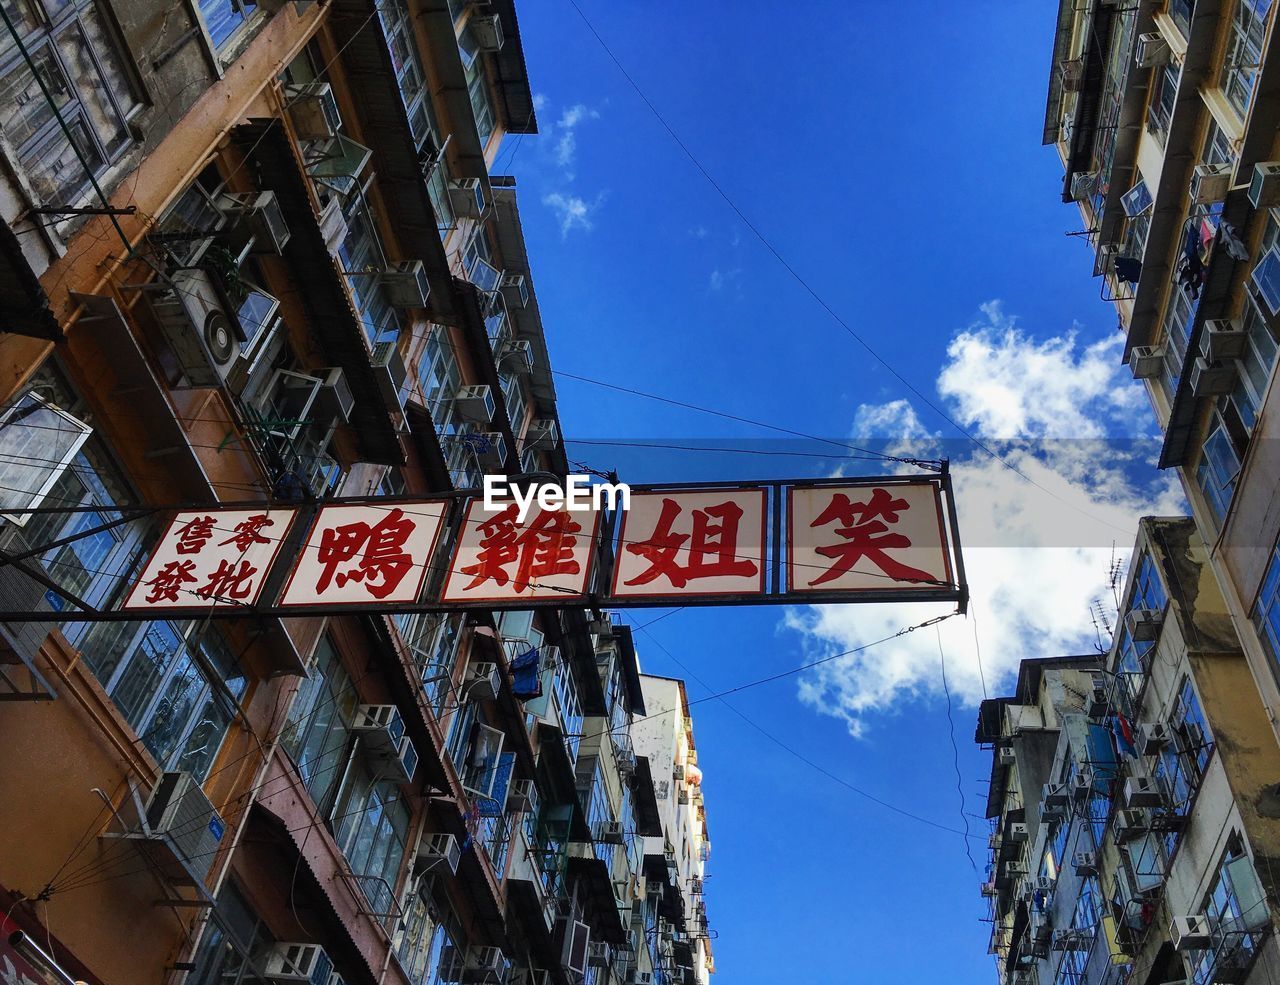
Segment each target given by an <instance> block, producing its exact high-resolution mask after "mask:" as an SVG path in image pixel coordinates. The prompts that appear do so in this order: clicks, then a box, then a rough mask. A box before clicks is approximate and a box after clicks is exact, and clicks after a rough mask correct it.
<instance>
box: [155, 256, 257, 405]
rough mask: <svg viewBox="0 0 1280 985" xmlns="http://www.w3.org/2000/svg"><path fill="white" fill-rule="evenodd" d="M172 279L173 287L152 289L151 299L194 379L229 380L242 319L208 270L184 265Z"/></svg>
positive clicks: (207, 383)
mask: <svg viewBox="0 0 1280 985" xmlns="http://www.w3.org/2000/svg"><path fill="white" fill-rule="evenodd" d="M169 280H170V281H171V283H172V285H173V290H172V292H169V291H163V292H161V291H156V292H149V293H148V295H147V297H148V303H149V307H150V308H151V313H152V314H153V315H154V316H155V320H156V323H157V325H158V326H159V327H160V331H161V333H162V334H163V335H164V337H165V339H166V340H167V341H168V343H169V347H170V348H171V349H172V350H173V354H174V355H175V356H176V357H177V359H178V364H179V366H180V367H181V369H182V373H183V375H184V376H185V377H186V378H187V382H188V384H189V385H190V386H193V387H213V386H218V385H219V384H221V383H224V382H226V381H227V380H228V378H229V377H230V376H231V373H232V370H233V368H234V367H235V365H236V363H237V362H238V360H239V358H240V343H241V341H242V340H243V338H244V334H243V331H242V330H241V328H240V322H239V319H238V318H237V317H236V315H235V314H234V313H233V312H230V311H228V310H227V307H226V305H225V303H224V301H223V296H222V293H221V291H220V290H219V289H218V288H217V287H216V286H215V284H214V282H213V278H212V276H211V275H210V274H209V273H208V272H207V271H205V270H197V269H186V270H178V271H175V272H174V273H173V274H172V275H171V276H170V278H169Z"/></svg>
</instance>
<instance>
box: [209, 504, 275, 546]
mask: <svg viewBox="0 0 1280 985" xmlns="http://www.w3.org/2000/svg"><path fill="white" fill-rule="evenodd" d="M275 523H276V521H275V520H268V519H267V515H266V514H265V513H256V514H254V515H253V516H251V517H249V518H248V519H247V520H241V521H240V522H239V523H237V524H236V525H235V533H233V534H232V535H231V536H230V537H228V538H227V539H226V540H224V541H222V543H221V544H219V545H218V546H219V547H221V546H222V544H235V546H236V550H237V551H239V552H240V553H241V554H243V553H244V552H245V551H247V550H248V549H249V548H250V547H252V546H253V545H254V544H269V543H271V541H270V539H269V538H267V537H263V536H262V529H263V528H264V527H274V526H275Z"/></svg>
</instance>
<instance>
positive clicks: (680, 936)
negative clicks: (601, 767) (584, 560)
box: [632, 674, 715, 985]
mask: <svg viewBox="0 0 1280 985" xmlns="http://www.w3.org/2000/svg"><path fill="white" fill-rule="evenodd" d="M641 684H642V689H643V692H644V696H645V708H646V709H647V711H648V715H647V717H646V718H645V719H644V720H643V721H641V722H637V723H636V724H635V726H634V728H633V739H632V741H633V744H634V746H635V749H636V753H637V755H641V756H644V757H645V758H646V759H647V760H648V762H649V766H650V770H651V773H652V777H653V780H654V786H655V790H656V794H657V802H658V808H659V815H660V821H661V823H660V826H659V827H660V830H656V831H654V832H653V833H651V834H650V835H649V836H648V837H647V838H645V844H644V872H645V877H646V897H645V908H646V912H647V914H648V915H647V916H646V918H645V925H646V927H648V928H651V931H650V932H651V935H652V939H653V954H652V955H651V960H652V961H653V962H654V965H653V966H654V969H655V975H656V976H661V978H660V980H661V981H663V982H672V983H682V985H706V983H707V982H708V981H709V980H710V976H711V975H712V974H713V973H714V972H715V956H714V954H713V951H712V941H713V939H714V936H715V935H714V933H713V931H712V930H711V927H710V924H709V922H708V919H707V902H706V881H707V878H708V873H707V862H708V860H709V859H710V857H711V838H710V835H709V833H708V829H707V809H706V801H705V798H704V797H703V793H702V771H701V769H699V767H698V748H697V745H696V744H695V743H694V738H693V719H692V717H691V716H690V714H689V697H688V695H687V694H686V692H685V686H684V681H681V680H677V679H674V678H669V677H656V676H654V675H651V674H645V675H643V676H642V678H641Z"/></svg>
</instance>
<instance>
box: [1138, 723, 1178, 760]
mask: <svg viewBox="0 0 1280 985" xmlns="http://www.w3.org/2000/svg"><path fill="white" fill-rule="evenodd" d="M1169 738H1170V735H1169V726H1168V725H1166V724H1165V723H1164V722H1149V723H1146V724H1143V725H1139V726H1138V735H1137V746H1138V752H1139V753H1140V754H1141V755H1143V756H1154V755H1155V754H1156V753H1158V752H1159V751H1160V750H1161V749H1163V748H1164V747H1165V746H1167V745H1168V744H1169Z"/></svg>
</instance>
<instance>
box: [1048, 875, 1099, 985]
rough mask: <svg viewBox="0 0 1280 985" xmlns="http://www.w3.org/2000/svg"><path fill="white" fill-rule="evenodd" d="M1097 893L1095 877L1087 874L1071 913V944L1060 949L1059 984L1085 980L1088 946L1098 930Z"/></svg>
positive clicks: (1079, 984)
mask: <svg viewBox="0 0 1280 985" xmlns="http://www.w3.org/2000/svg"><path fill="white" fill-rule="evenodd" d="M1100 895H1101V891H1100V889H1099V887H1098V880H1097V879H1095V878H1092V877H1090V878H1088V879H1086V880H1085V881H1084V882H1083V883H1081V885H1080V895H1079V896H1078V897H1077V898H1076V905H1075V909H1074V910H1073V911H1072V914H1071V928H1070V929H1071V931H1072V933H1071V935H1070V936H1071V938H1072V940H1071V946H1069V947H1066V948H1064V949H1063V952H1062V963H1061V964H1060V965H1059V966H1058V977H1057V979H1056V981H1057V982H1058V983H1059V985H1081V983H1082V982H1084V981H1085V968H1086V967H1087V965H1088V964H1089V952H1090V948H1091V946H1092V944H1093V939H1094V936H1095V935H1096V934H1097V932H1098V920H1099V918H1100V915H1099V907H1098V903H1099V897H1100Z"/></svg>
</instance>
